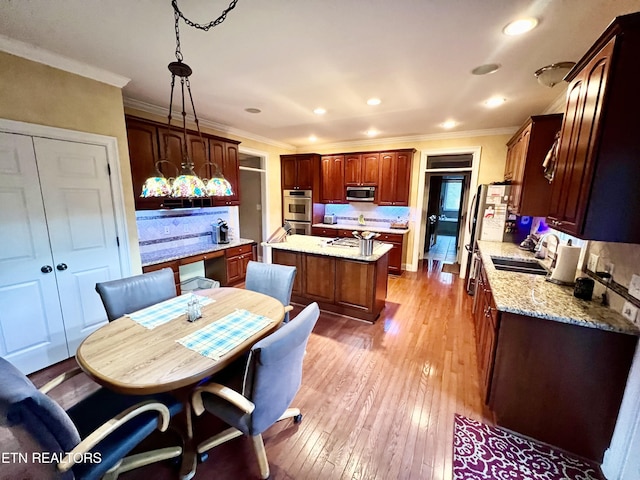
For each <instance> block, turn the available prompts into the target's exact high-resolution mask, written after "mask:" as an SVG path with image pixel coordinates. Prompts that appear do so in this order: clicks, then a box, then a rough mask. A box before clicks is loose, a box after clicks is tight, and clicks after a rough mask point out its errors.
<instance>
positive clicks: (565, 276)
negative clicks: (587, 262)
mask: <svg viewBox="0 0 640 480" xmlns="http://www.w3.org/2000/svg"><path fill="white" fill-rule="evenodd" d="M581 250H582V247H574V246H572V245H558V254H557V255H558V256H557V257H556V268H554V269H553V272H551V281H552V282H554V281H555V282H561V283H574V279H575V278H576V268H578V259H579V258H580V252H581Z"/></svg>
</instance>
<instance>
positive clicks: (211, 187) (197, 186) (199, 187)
mask: <svg viewBox="0 0 640 480" xmlns="http://www.w3.org/2000/svg"><path fill="white" fill-rule="evenodd" d="M237 3H238V0H233V1H232V2H231V3H230V4H229V7H228V8H227V9H225V10H224V11H223V12H222V14H221V15H220V16H219V17H218V18H217V19H216V20H214V21H212V22H209V23H208V24H206V25H200V24H197V23H194V22H192V21H191V20H189V19H187V18H186V17H185V16H184V15H183V14H182V12H181V11H180V9H179V8H178V1H177V0H172V2H171V5H172V6H173V13H174V21H175V32H176V52H175V55H176V60H177V61H175V62H171V63H170V64H169V65H168V67H167V68H168V69H169V71H170V72H171V96H170V99H169V113H168V115H167V134H166V135H165V136H164V154H165V155H169V145H168V142H169V137H170V134H171V130H172V128H175V127H172V125H171V119H172V116H171V114H172V111H173V110H172V109H173V92H174V88H175V83H176V77H178V78H179V79H180V93H181V107H182V128H181V129H177V130H179V132H180V133H179V136H180V137H181V142H180V150H181V152H180V155H181V158H180V159H179V163H180V167H181V168H180V170H179V175H178V176H177V177H176V178H175V179H174V178H168V179H167V178H166V177H165V176H164V175H163V174H162V172H161V169H160V165H161V164H162V163H169V164H171V165H173V166H174V168H176V170H178V167H177V166H176V163H174V162H175V161H176V159H168V158H162V159H161V160H160V161H158V162H156V164H155V167H156V172H155V175H154V176H151V177H149V178H147V180H146V181H145V182H144V185H143V187H142V193H141V195H140V196H141V197H144V198H147V197H173V198H197V197H207V196H216V197H218V196H231V195H233V188H232V186H231V183H230V182H229V181H228V180H227V179H226V178H224V175H223V174H222V171H221V170H220V167H219V166H218V165H217V164H216V163H214V162H206V163H205V165H211V166H212V167H213V168H212V177H211V178H210V179H208V180H207V179H206V178H205V179H204V180H203V179H201V178H200V177H198V175H196V173H195V172H194V164H193V161H192V160H191V158H190V157H189V152H188V151H187V109H186V107H187V105H186V97H185V87H186V90H187V94H188V96H189V103H190V104H191V109H192V111H193V117H194V121H195V124H196V129H197V130H198V137H199V138H200V141H201V142H202V147H203V151H205V152H206V151H207V148H206V144H205V141H204V138H203V137H202V132H201V131H200V122H199V121H198V115H197V114H196V107H195V104H194V102H193V95H192V94H191V83H190V82H189V77H190V76H191V74H192V73H193V70H192V69H191V67H190V66H189V65H187V64H186V63H184V62H183V61H182V60H183V56H182V51H181V50H180V28H179V23H180V18H182V19H184V21H185V23H186V24H187V25H189V26H192V27H195V28H199V29H201V30H205V31H207V30H209V29H210V28H212V27H215V26H216V25H219V24H220V23H222V22H223V21H224V20H225V18H226V16H227V13H228V12H229V11H230V10H232V9H233V8H234V7H235V6H236V4H237Z"/></svg>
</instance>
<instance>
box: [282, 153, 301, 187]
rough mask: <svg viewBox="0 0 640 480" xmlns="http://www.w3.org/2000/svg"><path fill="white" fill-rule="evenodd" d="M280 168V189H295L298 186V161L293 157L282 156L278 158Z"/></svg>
mask: <svg viewBox="0 0 640 480" xmlns="http://www.w3.org/2000/svg"><path fill="white" fill-rule="evenodd" d="M280 169H281V172H282V189H283V190H293V189H295V188H296V187H297V186H298V185H297V182H298V174H297V169H298V161H297V160H296V159H295V158H294V157H282V158H281V159H280Z"/></svg>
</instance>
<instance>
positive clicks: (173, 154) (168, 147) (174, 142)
mask: <svg viewBox="0 0 640 480" xmlns="http://www.w3.org/2000/svg"><path fill="white" fill-rule="evenodd" d="M158 148H159V151H160V158H161V159H162V160H168V161H169V162H171V163H172V164H174V165H175V166H176V168H177V169H178V171H180V170H181V165H182V162H183V161H184V154H185V153H186V152H187V146H186V145H185V144H184V138H183V136H182V134H181V133H178V132H176V131H174V130H170V131H168V132H167V130H166V129H163V128H158ZM164 165H166V163H165V164H164ZM167 168H171V167H168V166H167ZM163 173H164V172H163ZM165 176H171V177H173V176H177V174H176V172H175V171H173V172H169V175H167V174H166V173H165Z"/></svg>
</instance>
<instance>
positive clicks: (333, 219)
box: [322, 213, 338, 225]
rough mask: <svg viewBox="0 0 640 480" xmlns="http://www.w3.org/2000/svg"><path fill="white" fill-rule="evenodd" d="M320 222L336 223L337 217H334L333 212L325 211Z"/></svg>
mask: <svg viewBox="0 0 640 480" xmlns="http://www.w3.org/2000/svg"><path fill="white" fill-rule="evenodd" d="M322 223H326V224H327V225H335V224H336V223H338V219H337V218H336V215H335V213H326V214H325V215H324V218H323V220H322Z"/></svg>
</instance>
